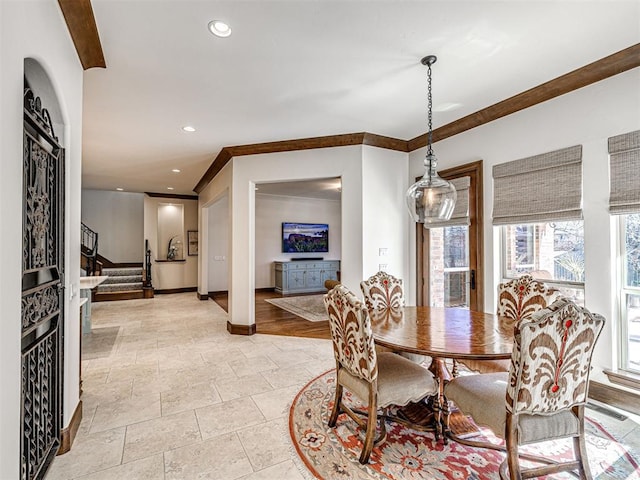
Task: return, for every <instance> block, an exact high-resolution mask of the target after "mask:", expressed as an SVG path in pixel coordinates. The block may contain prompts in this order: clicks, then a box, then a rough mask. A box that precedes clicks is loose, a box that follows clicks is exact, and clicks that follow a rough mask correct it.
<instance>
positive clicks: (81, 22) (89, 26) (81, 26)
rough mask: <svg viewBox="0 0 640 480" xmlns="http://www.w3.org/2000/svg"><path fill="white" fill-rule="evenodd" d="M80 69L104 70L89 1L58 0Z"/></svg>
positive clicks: (104, 64) (96, 29)
mask: <svg viewBox="0 0 640 480" xmlns="http://www.w3.org/2000/svg"><path fill="white" fill-rule="evenodd" d="M58 5H60V10H62V15H64V21H65V22H67V28H68V29H69V33H70V34H71V39H72V40H73V44H74V45H75V47H76V51H77V52H78V57H79V58H80V63H82V68H83V69H84V70H88V69H89V68H93V67H101V68H106V66H107V64H106V63H105V61H104V54H103V53H102V45H101V44H100V36H99V35H98V27H97V25H96V19H95V17H94V16H93V8H91V1H90V0H58Z"/></svg>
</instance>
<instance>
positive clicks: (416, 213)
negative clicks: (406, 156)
mask: <svg viewBox="0 0 640 480" xmlns="http://www.w3.org/2000/svg"><path fill="white" fill-rule="evenodd" d="M436 163H437V160H436V157H435V155H433V154H431V155H427V158H426V159H425V167H426V172H425V173H424V176H423V177H422V178H421V179H420V180H418V181H417V182H416V183H414V184H413V185H411V187H410V188H409V190H407V207H408V208H409V213H410V214H411V217H412V218H413V221H414V222H418V223H424V224H429V223H436V222H441V221H445V220H449V219H450V218H451V215H452V214H453V207H455V205H456V199H457V197H458V194H457V192H456V187H454V186H453V184H452V183H451V182H447V181H446V180H444V179H443V178H440V176H439V175H438V172H437V171H436Z"/></svg>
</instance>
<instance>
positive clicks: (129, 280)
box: [102, 275, 142, 285]
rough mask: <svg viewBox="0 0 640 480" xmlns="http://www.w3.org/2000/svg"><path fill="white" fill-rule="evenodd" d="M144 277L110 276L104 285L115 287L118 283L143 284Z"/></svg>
mask: <svg viewBox="0 0 640 480" xmlns="http://www.w3.org/2000/svg"><path fill="white" fill-rule="evenodd" d="M141 282H142V275H118V276H110V277H109V278H107V279H106V280H105V281H104V282H103V283H102V285H113V284H116V283H141Z"/></svg>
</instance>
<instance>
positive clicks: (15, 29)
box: [0, 1, 82, 479]
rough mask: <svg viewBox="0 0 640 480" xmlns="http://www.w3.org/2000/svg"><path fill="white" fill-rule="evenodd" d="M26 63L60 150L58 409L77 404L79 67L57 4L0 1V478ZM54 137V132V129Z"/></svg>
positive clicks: (14, 468) (9, 418) (12, 366)
mask: <svg viewBox="0 0 640 480" xmlns="http://www.w3.org/2000/svg"><path fill="white" fill-rule="evenodd" d="M25 58H33V59H35V60H37V61H38V62H39V63H40V64H41V65H42V66H43V67H44V69H45V71H46V72H47V74H48V76H49V78H50V80H51V82H52V85H53V91H54V92H55V95H56V97H57V99H58V102H59V104H60V110H61V118H59V119H54V121H55V122H56V123H64V125H65V130H64V135H62V136H61V135H59V136H61V137H63V138H64V146H65V150H66V168H67V172H66V198H65V215H66V223H67V227H66V229H65V240H66V241H65V243H66V245H65V253H66V255H65V257H66V259H65V270H66V273H67V275H66V277H65V287H66V290H65V291H66V295H65V305H64V307H65V340H64V362H65V363H64V412H63V416H64V419H63V423H64V426H65V427H66V426H68V424H69V420H70V419H71V415H72V414H73V411H74V410H75V408H76V406H77V405H78V399H79V389H78V381H79V378H78V364H79V361H80V352H79V306H78V295H77V292H78V283H79V277H80V255H79V252H80V183H81V139H82V67H81V66H80V62H79V60H78V57H77V54H76V52H75V49H74V47H73V43H72V41H71V38H70V36H69V33H68V31H67V28H66V25H65V23H64V19H63V17H62V14H61V12H60V10H59V8H58V5H57V3H56V2H18V1H2V2H0V65H2V68H0V159H1V161H0V224H1V225H2V235H0V264H1V265H2V270H1V273H0V312H2V315H1V316H0V328H1V329H2V335H0V365H1V367H0V385H2V386H3V388H2V389H1V390H0V478H2V479H5V478H6V479H13V478H19V477H20V473H19V472H20V455H19V451H20V324H21V322H20V315H21V314H20V297H21V291H20V285H21V281H20V279H21V276H22V264H21V259H22V235H21V232H22V214H21V212H22V92H23V73H24V72H23V64H24V59H25ZM58 133H59V134H60V133H61V132H58Z"/></svg>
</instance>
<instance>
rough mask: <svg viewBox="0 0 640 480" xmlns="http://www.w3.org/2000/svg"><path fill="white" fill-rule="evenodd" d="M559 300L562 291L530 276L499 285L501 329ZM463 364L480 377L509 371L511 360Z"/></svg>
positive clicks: (466, 362) (469, 361) (464, 362)
mask: <svg viewBox="0 0 640 480" xmlns="http://www.w3.org/2000/svg"><path fill="white" fill-rule="evenodd" d="M560 297H561V293H560V290H558V289H556V288H554V287H550V286H549V285H546V284H544V283H543V282H539V281H538V280H534V278H533V277H532V276H531V275H522V276H521V277H520V278H516V279H513V280H511V281H509V282H505V283H501V284H499V285H498V311H497V313H498V316H500V317H501V320H502V321H504V323H503V324H502V325H501V327H502V328H508V329H511V328H513V326H514V325H515V324H516V322H518V321H520V320H522V319H523V318H529V317H530V316H531V315H532V314H534V313H535V312H538V311H540V310H542V309H543V308H546V307H547V306H549V305H551V304H552V303H553V302H554V301H556V300H557V299H558V298H560ZM505 320H506V321H505ZM461 363H463V364H464V365H465V366H466V367H467V368H468V369H470V370H472V371H474V372H479V373H491V372H506V371H507V370H509V360H461Z"/></svg>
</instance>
